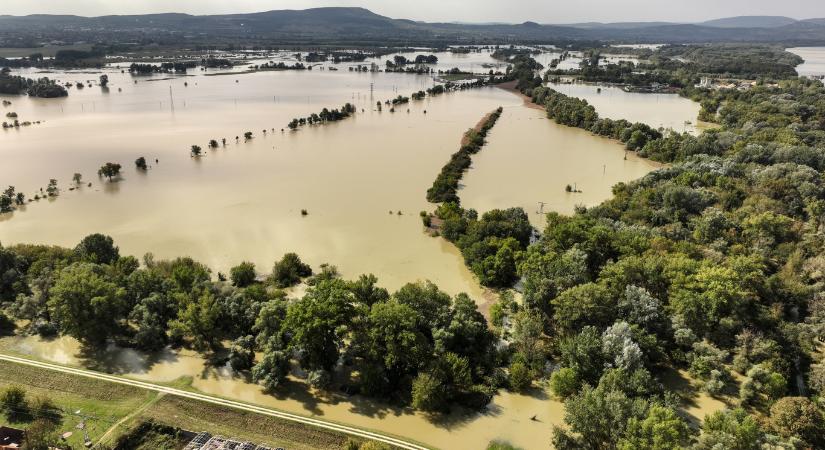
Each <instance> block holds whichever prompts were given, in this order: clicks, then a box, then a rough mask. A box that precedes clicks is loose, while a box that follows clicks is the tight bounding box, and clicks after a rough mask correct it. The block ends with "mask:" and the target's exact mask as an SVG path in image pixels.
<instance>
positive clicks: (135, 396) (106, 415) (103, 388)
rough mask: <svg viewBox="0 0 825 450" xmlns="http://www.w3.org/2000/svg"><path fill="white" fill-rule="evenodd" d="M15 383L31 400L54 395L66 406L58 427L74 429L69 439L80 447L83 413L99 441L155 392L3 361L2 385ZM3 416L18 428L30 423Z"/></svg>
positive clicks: (55, 400) (3, 387)
mask: <svg viewBox="0 0 825 450" xmlns="http://www.w3.org/2000/svg"><path fill="white" fill-rule="evenodd" d="M13 385H14V386H20V387H23V388H24V389H26V394H27V398H28V399H29V400H31V399H34V398H36V397H48V398H50V399H52V400H53V401H54V403H55V404H56V405H57V406H58V407H59V408H60V409H61V410H63V423H62V424H61V425H60V426H59V427H58V430H59V431H60V432H61V433H63V432H65V431H71V432H72V433H73V434H72V436H71V437H70V438H69V439H68V443H69V444H71V445H72V446H73V447H74V446H77V447H78V448H82V446H83V431H82V430H79V429H77V428H76V426H77V425H78V424H79V423H80V422H81V421H82V420H83V417H82V416H85V417H89V419H88V420H87V421H86V427H87V428H86V429H87V432H88V433H89V437H90V438H91V439H92V440H93V441H97V439H99V438H100V437H101V436H102V435H103V434H104V433H105V432H106V430H108V429H109V428H110V427H111V426H112V425H114V424H115V423H116V422H117V421H119V420H120V419H122V418H123V417H125V416H126V415H128V414H129V413H130V412H132V411H134V410H135V409H137V408H139V407H140V406H141V405H142V404H144V403H146V402H148V401H150V400H151V399H152V398H153V397H154V396H155V395H156V394H155V393H153V392H149V391H144V390H141V389H137V388H134V387H131V386H124V385H120V384H114V383H107V382H105V381H100V380H94V379H90V378H82V377H77V376H74V375H69V374H63V373H59V372H53V371H46V370H42V369H37V368H35V367H30V366H24V365H21V364H15V363H10V362H6V361H0V389H5V388H6V387H8V386H13ZM78 411H79V413H78ZM0 420H2V421H3V422H4V423H7V424H9V425H11V426H16V427H18V428H25V427H26V426H27V425H28V423H26V422H20V421H17V422H11V421H8V420H7V419H6V418H5V417H3V418H2V419H0Z"/></svg>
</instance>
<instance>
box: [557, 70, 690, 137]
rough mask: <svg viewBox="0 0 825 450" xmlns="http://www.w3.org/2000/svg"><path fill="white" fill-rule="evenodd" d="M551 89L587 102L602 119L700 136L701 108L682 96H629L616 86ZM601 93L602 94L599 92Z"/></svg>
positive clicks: (577, 85) (639, 94)
mask: <svg viewBox="0 0 825 450" xmlns="http://www.w3.org/2000/svg"><path fill="white" fill-rule="evenodd" d="M548 86H549V87H551V88H553V89H555V90H557V91H559V92H561V93H562V94H565V95H569V96H571V97H578V98H581V99H584V100H587V103H590V104H591V105H593V107H594V108H596V111H597V112H598V113H599V116H600V117H605V118H609V119H614V120H618V119H626V120H629V121H631V122H642V123H646V124H648V125H650V126H651V127H653V128H664V129H671V130H673V131H676V132H679V133H681V132H688V133H692V134H697V133H698V132H699V131H701V130H697V128H696V123H697V120H698V116H699V109H700V105H699V104H698V103H696V102H694V101H692V100H690V99H687V98H684V97H681V96H679V94H649V93H640V92H625V91H624V90H623V89H621V88H618V87H614V86H600V85H595V84H584V83H575V84H564V83H550V84H548ZM599 89H601V92H599Z"/></svg>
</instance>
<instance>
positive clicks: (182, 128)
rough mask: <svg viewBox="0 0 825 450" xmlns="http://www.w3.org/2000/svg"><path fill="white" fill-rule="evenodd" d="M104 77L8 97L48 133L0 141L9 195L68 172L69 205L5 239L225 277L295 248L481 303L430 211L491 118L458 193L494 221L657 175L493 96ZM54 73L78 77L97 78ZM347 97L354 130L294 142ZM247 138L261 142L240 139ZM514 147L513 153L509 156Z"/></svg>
mask: <svg viewBox="0 0 825 450" xmlns="http://www.w3.org/2000/svg"><path fill="white" fill-rule="evenodd" d="M108 74H109V77H110V86H109V89H108V91H105V90H102V89H101V88H100V87H98V86H94V87H91V88H90V87H87V88H85V89H82V90H78V89H77V88H76V87H73V88H72V89H71V93H70V96H69V97H67V98H63V99H52V100H44V99H30V98H27V97H4V98H7V99H10V100H11V101H12V105H10V106H7V107H5V109H4V110H6V111H15V112H17V113H18V116H19V118H20V120H21V121H23V120H30V121H38V120H39V121H44V122H43V123H41V124H39V125H32V126H30V127H21V128H20V129H12V130H0V158H2V160H3V161H4V164H2V165H0V185H4V186H6V185H13V186H16V187H17V189H18V191H22V192H24V193H25V194H26V195H27V196H28V197H30V198H31V197H33V196H34V195H35V194H37V193H39V191H38V190H39V189H40V188H44V187H45V186H46V184H47V182H48V180H49V179H50V178H55V179H57V180H58V185H59V186H60V188H61V194H60V196H59V197H58V198H57V199H51V200H41V201H40V202H34V203H30V204H29V205H27V206H26V207H24V208H21V209H20V210H19V211H17V212H15V213H13V214H6V215H4V216H0V242H3V244H5V245H10V244H14V243H41V244H55V245H62V246H74V245H75V244H76V243H77V242H79V241H80V240H81V239H82V238H83V237H84V236H86V235H88V234H90V233H94V232H100V233H105V234H109V235H111V236H112V237H113V238H114V239H115V242H116V243H117V244H118V245H119V246H120V248H121V252H122V253H124V254H131V255H136V256H141V255H143V254H144V253H146V252H151V253H153V254H154V255H155V257H157V258H174V257H177V256H184V255H186V256H191V257H193V258H195V259H196V260H199V261H201V262H203V263H205V264H207V265H208V266H209V267H211V268H213V270H215V271H222V272H224V273H225V272H226V271H227V270H228V269H229V268H230V267H232V266H234V265H236V264H238V263H240V262H241V261H245V260H246V261H251V262H254V263H255V264H256V265H257V267H258V270H259V271H260V272H266V271H268V270H269V269H270V267H271V265H272V263H273V262H274V261H275V260H277V259H279V258H280V257H281V256H282V255H283V254H284V253H286V252H291V251H294V252H297V253H298V254H299V255H301V257H302V258H304V259H305V260H306V261H308V262H309V263H310V264H312V265H314V266H316V267H317V266H318V265H320V264H322V263H330V264H333V265H336V266H338V268H339V270H340V271H341V273H342V275H343V276H345V277H356V276H358V275H360V274H361V273H374V274H375V275H376V276H378V278H379V280H380V283H381V284H382V285H383V286H385V287H387V288H388V289H397V288H398V287H400V286H402V285H403V284H405V283H407V282H410V281H416V280H425V279H428V280H431V281H433V282H434V283H436V284H437V285H439V286H440V287H441V288H442V289H444V290H445V291H446V292H449V293H451V294H457V293H459V292H467V293H469V294H470V295H471V296H473V297H474V298H475V299H476V300H477V301H478V302H479V303H480V304H482V305H483V304H484V303H485V300H483V297H485V293H484V292H483V290H482V289H481V288H480V287H479V285H478V283H477V282H476V280H475V279H474V277H473V276H472V274H471V273H470V272H469V270H468V269H467V268H466V267H465V266H464V263H463V261H462V258H461V256H460V254H459V252H458V251H457V249H455V247H454V246H452V245H451V244H449V243H446V242H445V241H444V240H443V239H433V238H431V237H429V236H427V235H426V234H425V233H424V232H423V231H422V226H421V221H420V218H419V215H418V213H419V212H420V211H423V210H432V209H433V205H431V204H429V203H427V202H426V200H425V193H426V190H427V188H428V187H429V186H430V185H431V184H432V180H433V179H434V178H435V176H436V175H437V174H438V172H439V171H440V169H441V167H442V166H443V165H444V163H445V162H446V161H447V160H448V159H449V156H450V155H451V154H452V153H454V152H455V151H456V150H457V149H458V145H459V142H460V139H461V136H462V134H463V132H464V131H465V130H466V129H468V128H470V127H471V126H473V125H474V124H475V123H476V122H478V120H479V119H480V118H481V117H482V116H483V115H484V114H485V113H487V112H489V111H491V110H493V109H495V108H496V107H498V106H504V107H506V109H507V111H508V112H507V114H506V115H505V117H503V118H502V120H501V121H500V122H499V124H498V125H497V127H496V129H494V132H493V134H492V135H491V145H490V147H489V148H487V149H485V151H484V152H482V153H481V154H480V155H479V156H478V160H477V162H476V166H475V167H476V170H473V171H472V172H471V173H470V174H469V175H468V177H467V180H466V184H467V186H468V189H467V190H465V191H466V192H462V195H468V198H469V199H470V200H469V203H468V204H470V205H473V206H475V207H477V208H478V209H480V210H487V209H488V208H490V207H510V206H514V205H522V206H524V207H525V209H526V210H528V211H535V210H536V208H537V207H536V205H537V203H536V202H539V201H544V202H547V203H548V205H547V206H546V207H545V210H550V209H553V208H557V210H559V211H562V212H570V211H571V210H572V206H573V205H575V204H576V203H579V202H583V203H586V204H593V203H597V202H599V201H602V200H604V199H606V198H608V197H609V196H610V187H611V186H612V185H613V184H615V183H616V182H617V181H625V180H630V179H634V178H638V177H640V176H642V175H644V174H645V173H646V172H647V171H649V170H651V169H652V168H653V166H651V165H646V164H644V163H640V162H636V161H632V162H629V163H624V162H622V161H623V160H622V159H621V158H623V155H624V153H623V152H622V150H621V147H619V146H618V145H616V144H613V143H611V142H610V141H608V140H605V139H602V138H599V137H595V136H591V135H590V134H589V133H587V132H585V131H582V130H575V129H569V128H566V127H562V126H559V125H556V124H554V123H552V121H549V120H546V119H543V118H542V117H541V112H540V111H534V110H530V109H528V108H526V107H525V106H523V105H522V100H521V98H519V97H518V96H515V95H513V94H511V93H509V92H506V91H503V90H501V89H497V88H484V89H477V90H471V91H464V92H459V93H450V94H446V95H442V96H439V97H436V98H428V99H426V100H424V101H421V102H411V103H410V104H409V105H407V106H402V107H400V108H398V110H397V112H395V113H390V112H389V111H388V109H387V108H386V107H385V108H384V110H383V112H378V111H377V110H376V108H375V106H374V105H375V102H376V101H379V100H385V99H388V98H392V97H394V96H396V95H398V94H404V95H409V94H410V93H411V92H414V91H416V90H419V89H425V88H427V87H429V86H431V85H432V83H433V81H432V79H431V78H430V77H428V76H417V75H409V74H386V73H375V74H373V73H354V72H348V71H347V72H342V71H339V72H329V71H318V70H313V71H310V72H295V71H287V72H260V73H253V74H232V75H221V76H204V75H202V74H199V75H196V76H188V77H180V76H178V77H169V76H165V75H155V76H150V77H132V76H130V75H128V74H121V73H120V72H119V71H117V70H112V69H109V70H108ZM27 75H28V76H35V75H41V74H34V73H29V74H27ZM51 75H52V76H53V77H55V76H56V77H57V78H59V79H60V80H61V81H64V82H65V81H78V80H92V79H96V78H97V77H98V75H99V74H97V73H85V72H79V71H76V72H69V73H66V72H61V73H58V74H51ZM135 81H137V83H135ZM186 84H188V86H187V85H186ZM371 87H372V90H373V91H372V94H370V88H371ZM347 101H349V102H352V103H354V104H355V105H357V108H358V113H357V114H356V116H355V117H353V118H349V119H346V120H344V121H341V122H337V123H332V124H327V125H323V126H313V127H304V128H303V129H301V130H300V131H297V132H289V131H286V132H282V131H281V129H282V128H284V127H285V125H286V123H288V122H289V121H290V120H291V119H292V118H293V117H296V116H306V115H308V114H309V113H312V112H317V111H320V110H321V109H322V108H324V107H339V106H340V105H341V104H343V103H344V102H347ZM640 107H641V106H640ZM408 108H409V112H407V109H408ZM362 109H363V110H364V112H362ZM425 110H426V114H425V113H424V111H425ZM273 128H274V129H275V131H272V129H273ZM499 128H500V129H501V131H500V132H499ZM263 129H267V130H268V133H267V134H266V135H264V134H263V133H262V130H263ZM247 130H249V131H252V132H253V133H254V134H255V138H254V139H252V140H251V141H249V142H244V139H243V137H241V138H240V140H238V141H236V140H235V137H236V136H243V133H244V132H245V131H247ZM224 137H225V138H227V146H226V147H220V148H218V149H216V150H210V149H208V148H207V142H208V140H209V139H218V140H220V139H221V138H224ZM514 143H515V144H517V145H511V144H514ZM192 144H198V145H200V146H201V147H203V149H204V152H205V156H203V157H201V158H191V157H190V155H189V148H190V146H191V145H192ZM548 149H549V150H550V151H549V152H548V151H547V150H548ZM501 152H505V153H504V154H501ZM513 152H519V155H518V157H517V158H509V157H510V156H512V155H513ZM554 152H555V153H554ZM554 155H566V156H564V157H563V158H556V157H555V156H554ZM139 156H144V157H146V159H147V160H148V161H149V163H150V166H151V167H150V169H149V170H148V171H147V172H146V173H143V172H139V171H137V170H136V169H135V167H134V163H133V161H134V160H135V159H136V158H138V157H139ZM496 157H500V158H502V161H506V165H504V166H503V167H506V168H507V171H506V172H502V171H501V170H500V167H498V168H497V167H495V166H489V167H490V170H489V171H488V170H482V169H481V168H483V167H485V166H488V163H487V162H486V160H487V159H488V158H496ZM508 158H509V159H508ZM533 158H536V159H533ZM156 159H157V160H158V162H157V163H155V160H156ZM110 161H111V162H117V163H120V164H122V165H123V167H124V170H123V177H122V178H123V179H122V180H120V181H117V182H113V183H110V182H106V181H105V180H102V179H99V178H98V177H97V176H96V172H97V169H98V168H99V167H100V166H101V165H102V164H103V163H105V162H110ZM547 167H553V168H554V169H553V170H555V171H556V172H555V173H553V172H548V171H547V170H546V168H547ZM541 168H545V169H541ZM540 169H541V170H540ZM522 171H524V172H522ZM75 172H78V173H81V174H82V175H83V180H84V181H83V185H82V186H81V187H79V188H78V189H75V190H74V191H70V190H69V189H70V188H71V187H72V186H73V184H72V182H71V178H72V174H73V173H75ZM485 172H489V173H486V174H485ZM525 172H526V173H527V176H524V173H525ZM479 174H485V175H484V176H479ZM548 175H549V176H548ZM601 175H604V176H601ZM502 180H505V182H502ZM539 180H541V181H539ZM89 182H91V183H92V186H91V187H87V186H86V183H89ZM567 183H570V184H577V183H578V185H577V186H578V187H579V188H580V189H581V190H583V191H584V193H583V194H574V195H571V194H567V193H565V192H564V186H565V184H567ZM476 193H477V194H476ZM508 193H509V194H508ZM486 196H491V197H492V198H493V200H485V199H484V198H485V197H486ZM474 199H479V200H478V201H476V200H474ZM508 202H512V203H508ZM302 209H306V210H307V211H308V215H307V216H305V217H304V216H302V215H301V210H302ZM399 211H400V214H399ZM537 223H539V222H537Z"/></svg>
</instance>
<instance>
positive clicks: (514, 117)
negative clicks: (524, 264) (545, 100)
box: [459, 105, 658, 229]
mask: <svg viewBox="0 0 825 450" xmlns="http://www.w3.org/2000/svg"><path fill="white" fill-rule="evenodd" d="M657 167H658V165H657V164H655V163H653V162H651V161H648V160H645V159H642V158H639V157H637V156H636V155H635V153H633V152H625V151H624V147H623V146H622V145H621V144H619V143H617V142H616V141H613V140H610V139H605V138H601V137H598V136H593V135H591V134H590V133H587V132H585V131H583V130H580V129H578V128H572V127H566V126H563V125H558V124H556V123H554V122H552V121H551V120H548V119H547V117H546V114H545V112H544V111H543V110H541V109H537V108H527V107H524V106H520V105H514V106H508V107H506V108H505V109H504V112H503V114H502V116H501V118H500V119H499V121H498V122H497V123H496V126H495V127H494V128H493V130H492V131H491V132H490V133H489V134H488V137H487V144H486V145H485V146H484V148H483V149H482V150H481V152H479V153H478V154H476V155H474V156H473V166H472V168H471V169H470V170H469V171H468V172H467V174H466V175H465V176H464V179H463V180H462V184H463V188H462V189H461V191H460V192H459V195H460V197H461V203H462V205H463V206H464V207H466V208H475V209H476V210H478V211H479V212H485V211H489V210H491V209H495V208H507V207H510V206H520V207H522V208H524V210H525V211H526V212H527V213H528V214H529V216H530V222H531V223H532V224H533V225H534V226H536V227H538V228H539V229H542V228H543V226H544V221H545V213H547V212H550V211H557V212H560V213H563V214H571V213H572V212H573V210H574V209H575V207H576V206H577V205H584V206H594V205H597V204H599V203H601V202H602V201H604V200H605V199H606V198H609V197H610V196H611V189H612V186H614V185H615V184H616V183H619V182H626V181H631V180H635V179H637V178H641V177H643V176H644V175H646V174H647V173H648V172H650V171H651V170H654V169H656V168H657ZM568 184H569V185H570V186H571V187H575V188H576V189H577V190H579V191H581V192H579V193H573V192H566V191H565V187H566V186H567V185H568ZM542 203H544V204H543V205H542Z"/></svg>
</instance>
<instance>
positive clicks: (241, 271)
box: [229, 262, 255, 288]
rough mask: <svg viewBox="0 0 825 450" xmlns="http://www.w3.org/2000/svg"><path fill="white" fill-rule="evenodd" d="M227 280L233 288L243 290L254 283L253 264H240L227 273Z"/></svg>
mask: <svg viewBox="0 0 825 450" xmlns="http://www.w3.org/2000/svg"><path fill="white" fill-rule="evenodd" d="M229 278H230V279H231V280H232V284H233V285H234V286H237V287H240V288H243V287H247V286H249V285H250V284H252V283H254V282H255V264H253V263H251V262H242V263H240V264H239V265H237V266H235V267H233V268H232V269H230V271H229Z"/></svg>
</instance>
